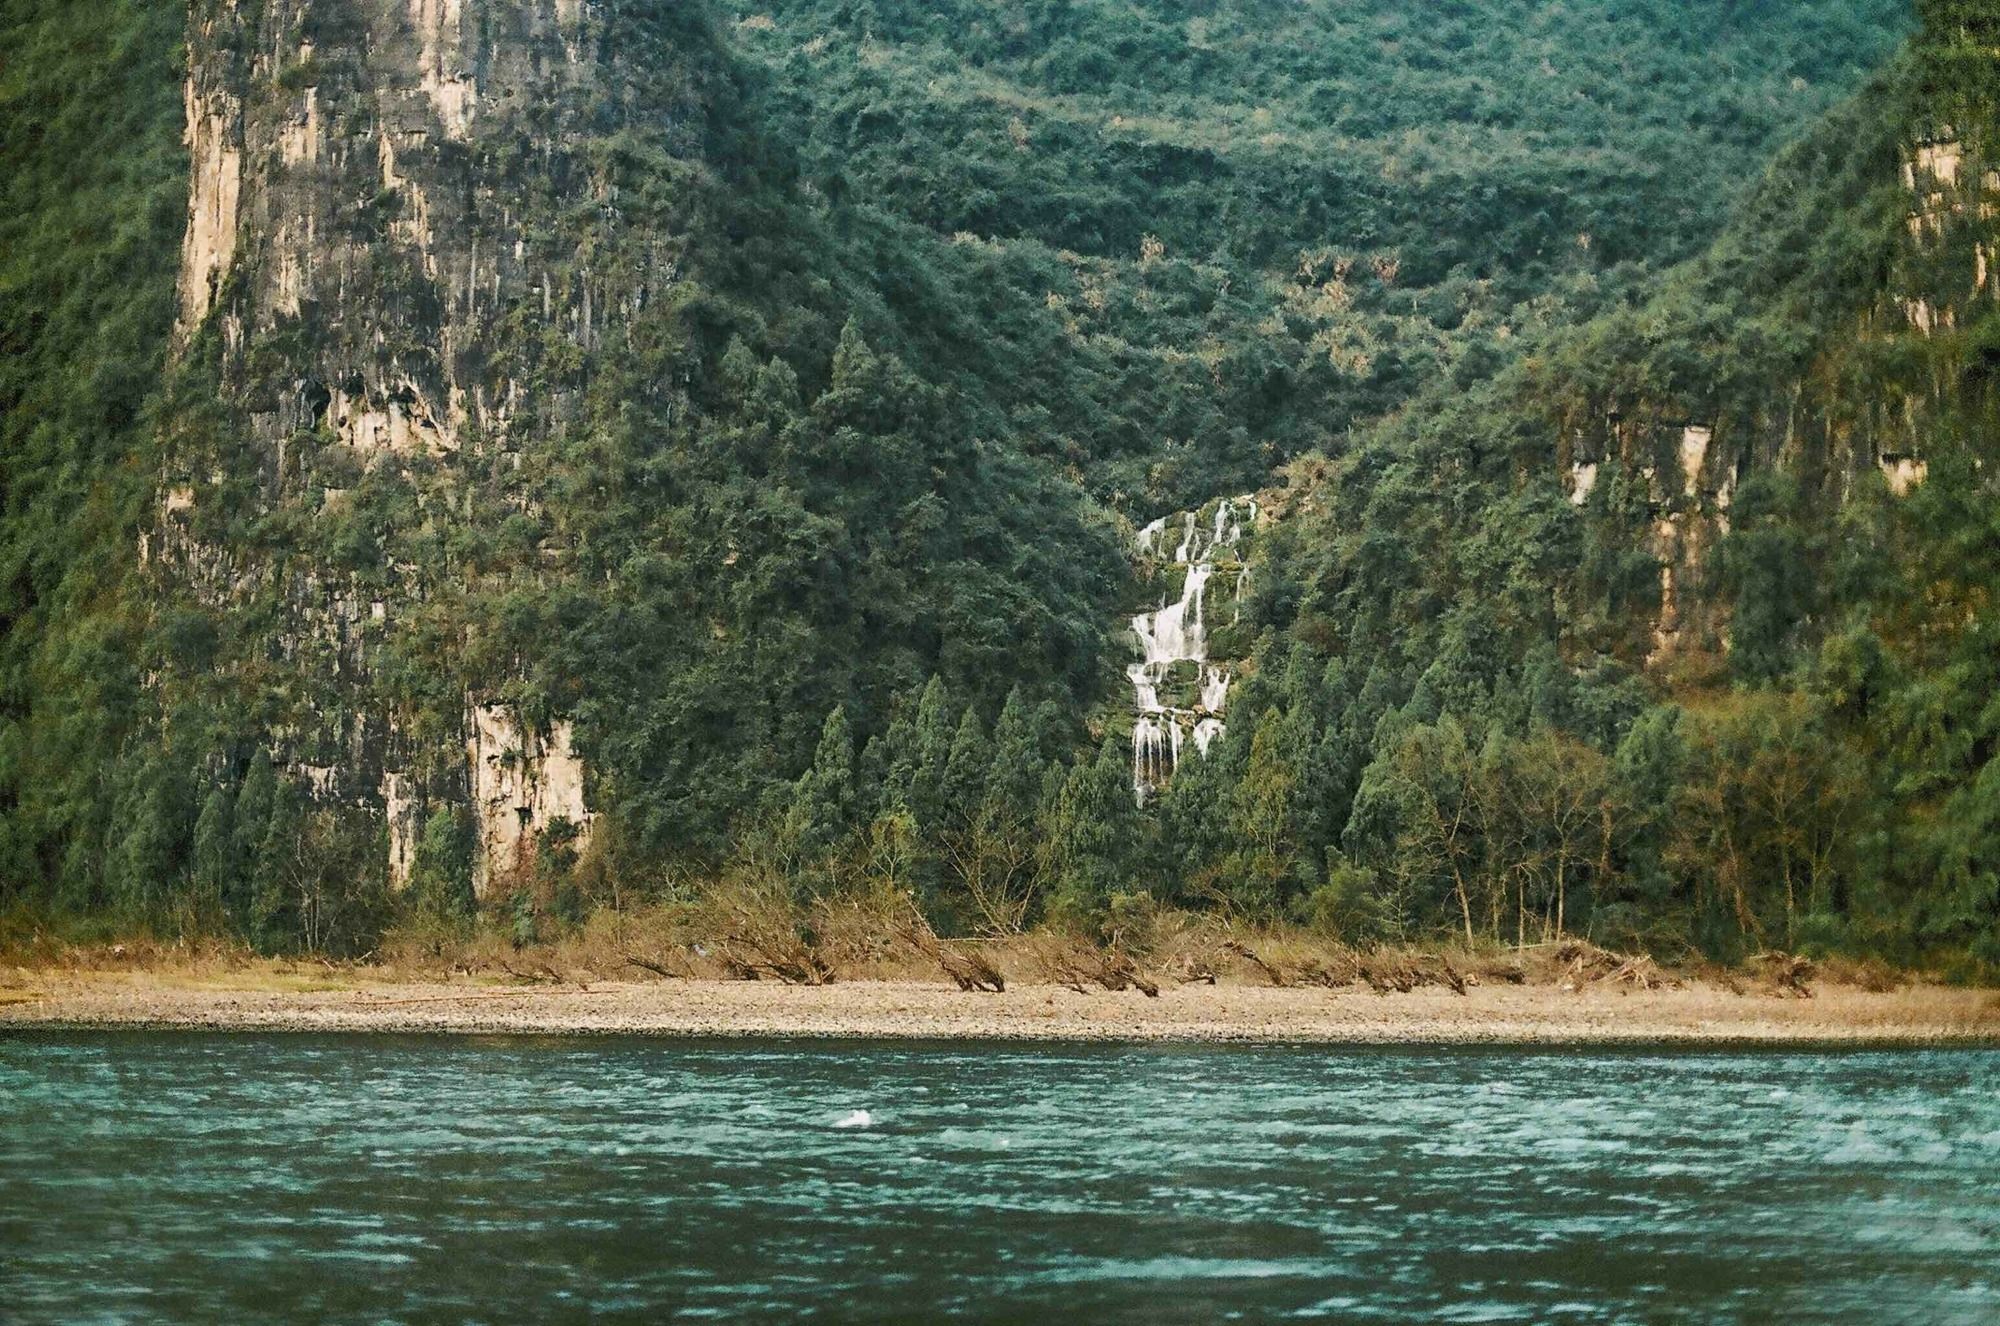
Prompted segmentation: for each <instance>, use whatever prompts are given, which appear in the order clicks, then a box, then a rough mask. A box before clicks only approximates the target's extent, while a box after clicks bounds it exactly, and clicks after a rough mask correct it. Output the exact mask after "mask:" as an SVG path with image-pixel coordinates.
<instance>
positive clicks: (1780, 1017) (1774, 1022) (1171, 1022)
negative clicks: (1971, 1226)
mask: <svg viewBox="0 0 2000 1326" xmlns="http://www.w3.org/2000/svg"><path fill="white" fill-rule="evenodd" d="M328 984H329V985H331V984H332V983H328ZM37 1027H39V1028H75V1027H99V1028H177V1029H190V1030H237V1031H374V1032H458V1033H499V1032H522V1033H590V1034H597V1033H641V1034H657V1035H684V1036H733V1035H775V1036H864V1037H919V1038H954V1039H1000V1040H1017V1039H1028V1040H1034V1039H1078V1040H1141V1041H1143V1040H1189V1041H1194V1040H1214V1041H1316V1042H1329V1043H1333V1042H1349V1043H1371V1042H1372V1043H1397V1042H1408V1043H1443V1042H1482V1041H1485V1042H1531V1043H1548V1044H1563V1043H1615V1042H1725V1041H1743V1042H1769V1043H1787V1042H1791V1043H1802V1042H1896V1043H1912V1044H1916V1043H1986V1044H1996V1045H2000V992H1996V991H1992V990H1963V989H1952V988H1945V987H1938V986H1912V987H1908V988H1905V989H1901V990H1896V991H1892V992H1888V993H1873V992H1869V991H1864V990H1860V989H1855V988H1851V987H1842V986H1834V985H1822V986H1820V987H1819V988H1818V989H1817V991H1816V995H1815V997H1814V998H1811V999H1797V998H1784V999H1780V998H1775V997H1772V996H1770V995H1767V994H1763V993H1754V992H1753V993H1745V994H1735V993H1732V992H1730V991H1728V990H1726V989H1721V988H1717V987H1711V986H1706V985H1700V984H1696V985H1692V986H1689V987H1686V988H1681V989H1670V990H1652V991H1639V990H1632V991H1620V990H1617V989H1607V988H1586V989H1584V990H1582V991H1568V990H1563V989H1561V988H1557V987H1548V986H1483V987H1478V988H1475V989H1472V990H1470V991H1469V992H1468V993H1467V994H1465V995H1463V996H1460V995H1454V994H1452V993H1450V992H1449V991H1447V990H1444V989H1441V988H1430V989H1419V990H1416V991H1413V992H1411V993H1409V994H1386V995H1379V994H1375V993H1373V992H1371V991H1369V990H1366V989H1363V988H1349V989H1340V990H1323V989H1272V988H1267V987H1261V986H1250V985H1232V984H1226V983H1225V984H1222V985H1213V986H1211V985H1186V986H1180V987H1177V988H1169V989H1165V990H1163V991H1162V992H1161V994H1160V996H1159V997H1158V998H1157V999H1149V998H1146V997H1145V996H1143V995H1141V994H1138V993H1136V992H1129V991H1128V992H1124V993H1118V994H1113V993H1108V992H1092V993H1088V994H1079V993H1076V992H1075V991H1072V990H1069V989H1065V988H1063V987H1060V986H1039V985H1026V986H1018V987H1010V988H1009V989H1008V990H1007V992H1006V993H1004V994H965V993H961V992H959V991H958V990H956V989H952V988H950V987H947V986H942V985H932V984H924V983H918V982H901V981H853V982H846V983H840V984H835V985H830V986H821V987H813V988H806V987H799V986H786V985H780V984H776V983H773V982H762V981H758V982H744V981H707V980H692V981H660V982H647V983H643V984H632V983H617V982H605V983H599V984H592V985H589V986H587V987H580V988H579V987H573V986H572V987H561V988H551V987H546V986H543V987H495V986H491V985H475V984H471V983H466V984H443V983H429V984H408V983H401V984H398V983H387V982H380V983H377V982H371V981H368V980H365V979H358V980H344V981H342V982H340V983H339V984H338V985H337V986H336V987H334V988H325V987H322V988H311V987H308V988H298V989H269V988H256V987H254V986H247V985H242V984H238V985H234V986H232V985H230V984H227V983H214V982H211V983H181V982H174V981H168V980H162V979H160V978H159V977H157V976H151V975H146V974H133V973H105V974H75V973H62V974H57V973H52V972H51V973H42V974H41V975H40V976H39V977H38V978H36V979H33V980H31V981H30V982H29V983H28V984H26V985H15V986H12V987H11V988H7V989H4V990H0V1031H5V1030H10V1029H30V1028H37Z"/></svg>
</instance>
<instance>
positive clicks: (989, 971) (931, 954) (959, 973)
mask: <svg viewBox="0 0 2000 1326" xmlns="http://www.w3.org/2000/svg"><path fill="white" fill-rule="evenodd" d="M898 937H899V938H901V939H902V941H903V942H904V943H905V944H908V945H909V946H910V947H911V948H913V949H915V950H916V951H917V952H919V953H921V954H923V955H924V956H925V957H927V958H929V959H930V960H931V961H932V962H935V963H936V964H937V965H938V969H939V970H940V971H942V972H944V974H945V975H946V976H947V977H949V978H950V979H951V982H952V984H954V985H956V986H957V987H958V988H959V989H961V990H964V991H966V992H967V993H968V994H970V993H972V992H974V991H986V992H988V993H991V994H1000V993H1002V992H1003V991H1005V990H1006V988H1007V978H1006V977H1005V976H1002V975H1001V974H1000V969H999V968H998V967H995V966H994V965H993V964H992V963H991V962H989V961H987V960H986V957H985V956H984V955H983V954H981V953H979V952H977V951H976V950H973V949H970V948H967V947H966V946H964V945H962V944H954V943H952V942H951V941H949V940H944V939H940V938H938V933H937V931H935V930H933V929H931V923H930V922H929V921H927V920H925V919H924V916H923V913H922V912H919V911H918V910H917V909H916V907H915V906H914V905H913V906H912V907H911V908H910V910H909V915H908V916H907V917H905V918H904V920H903V923H902V925H901V927H900V928H899V930H898Z"/></svg>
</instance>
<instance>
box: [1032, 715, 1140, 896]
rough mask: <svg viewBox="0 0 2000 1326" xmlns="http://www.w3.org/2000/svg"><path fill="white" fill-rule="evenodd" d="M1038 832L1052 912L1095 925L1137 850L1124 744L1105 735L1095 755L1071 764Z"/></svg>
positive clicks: (1127, 876) (1126, 878) (1127, 880)
mask: <svg viewBox="0 0 2000 1326" xmlns="http://www.w3.org/2000/svg"><path fill="white" fill-rule="evenodd" d="M1043 832H1044V834H1045V838H1044V846H1045V852H1046V856H1045V874H1046V876H1047V878H1048V883H1049V889H1050V891H1051V898H1050V904H1049V905H1050V911H1051V914H1052V915H1055V916H1056V917H1058V918H1060V919H1061V920H1063V921H1065V922H1067V923H1069V924H1073V925H1089V926H1094V925H1096V924H1098V923H1099V922H1100V921H1101V920H1102V918H1103V916H1104V914H1105V910H1106V909H1107V908H1108V907H1109V906H1110V904H1111V899H1112V898H1113V896H1115V895H1116V894H1118V893H1120V892H1122V891H1124V890H1126V889H1127V888H1129V887H1130V885H1131V883H1132V877H1131V873H1130V872H1131V869H1132V866H1133V863H1134V862H1135V861H1136V860H1137V859H1138V856H1139V851H1140V819H1139V811H1138V804H1137V802H1136V800H1135V799H1134V797H1133V795H1132V773H1131V768H1130V766H1129V764H1128V755H1127V751H1126V748H1125V745H1124V743H1122V742H1120V741H1118V740H1116V739H1110V738H1108V739H1106V740H1105V742H1104V743H1103V745H1101V746H1099V747H1098V751H1097V758H1096V759H1094V760H1079V761H1078V762H1077V763H1076V765H1075V766H1074V767H1072V768H1071V769H1070V771H1069V774H1068V776H1067V777H1066V778H1064V779H1063V781H1062V785H1061V791H1060V792H1059V794H1058V795H1057V797H1056V801H1055V805H1054V807H1053V809H1052V814H1051V815H1050V817H1049V819H1048V821H1047V822H1046V823H1045V824H1044V826H1043Z"/></svg>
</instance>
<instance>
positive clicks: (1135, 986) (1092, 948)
mask: <svg viewBox="0 0 2000 1326" xmlns="http://www.w3.org/2000/svg"><path fill="white" fill-rule="evenodd" d="M1042 966H1043V968H1044V969H1045V970H1046V971H1047V972H1048V974H1049V977H1050V979H1052V980H1054V981H1055V982H1056V983H1057V984H1058V985H1062V986H1066V987H1067V988H1069V989H1071V990H1074V991H1076V992H1077V993H1078V994H1088V993H1089V992H1090V989H1091V987H1092V986H1097V987H1099V988H1101V989H1105V990H1109V991H1111V992H1112V993H1114V994H1116V993H1118V992H1119V991H1122V990H1137V991H1138V992H1139V993H1140V994H1142V995H1144V996H1146V998H1148V999H1158V998H1159V997H1160V987H1159V984H1158V983H1157V982H1155V981H1153V980H1151V979H1149V978H1148V977H1147V976H1146V974H1145V973H1144V972H1142V971H1140V970H1139V964H1138V963H1136V962H1134V961H1133V960H1132V955H1131V954H1129V953H1127V952H1125V951H1124V950H1123V949H1121V948H1118V947H1116V946H1115V945H1114V946H1111V947H1108V948H1099V947H1098V946H1097V945H1095V944H1078V943H1058V944H1054V945H1051V946H1048V947H1047V948H1045V949H1044V950H1043V952H1042Z"/></svg>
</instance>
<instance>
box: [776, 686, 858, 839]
mask: <svg viewBox="0 0 2000 1326" xmlns="http://www.w3.org/2000/svg"><path fill="white" fill-rule="evenodd" d="M857 810H858V798H857V796H856V794H855V772H854V732H853V729H852V728H850V727H849V726H848V722H847V710H846V708H845V707H844V706H836V707H835V708H834V710H833V712H832V713H830V714H828V715H827V716H826V722H825V724H824V725H822V726H821V728H820V735H819V746H818V749H817V750H815V751H814V753H813V762H812V767H811V768H809V769H807V770H806V771H805V773H803V774H801V775H800V776H799V780H798V782H797V783H795V784H794V785H793V788H792V803H791V806H790V808H789V809H788V810H787V812H786V815H785V827H784V842H785V851H786V854H787V856H788V857H789V858H790V859H791V861H792V862H793V865H794V869H807V868H810V867H813V866H819V865H823V864H824V863H825V862H826V860H827V858H828V857H829V856H831V855H832V854H833V853H834V852H835V851H836V850H837V849H838V848H839V847H840V846H841V844H842V843H844V842H845V841H846V840H847V837H848V835H849V834H850V833H852V832H853V830H854V827H855V825H856V823H858V815H857Z"/></svg>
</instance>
